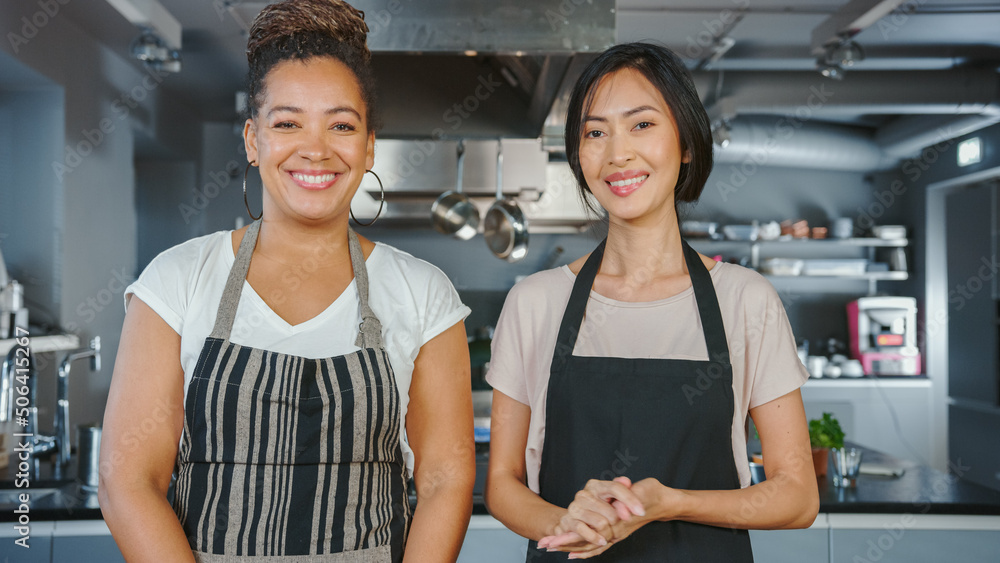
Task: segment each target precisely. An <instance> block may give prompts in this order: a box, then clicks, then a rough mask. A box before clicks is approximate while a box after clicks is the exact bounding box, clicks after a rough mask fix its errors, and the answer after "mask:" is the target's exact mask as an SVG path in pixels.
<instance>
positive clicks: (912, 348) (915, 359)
mask: <svg viewBox="0 0 1000 563" xmlns="http://www.w3.org/2000/svg"><path fill="white" fill-rule="evenodd" d="M847 327H848V331H849V333H850V348H851V356H852V357H853V358H854V359H856V360H860V361H861V366H862V368H863V369H864V372H865V375H878V376H883V375H920V374H921V369H922V366H921V361H920V349H919V348H918V347H917V300H916V299H914V298H913V297H888V296H885V297H862V298H860V299H858V300H857V301H852V302H850V303H848V304H847Z"/></svg>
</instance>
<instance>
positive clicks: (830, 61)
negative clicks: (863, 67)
mask: <svg viewBox="0 0 1000 563" xmlns="http://www.w3.org/2000/svg"><path fill="white" fill-rule="evenodd" d="M863 60H865V50H864V48H862V47H861V44H859V43H858V42H857V41H854V40H852V39H851V37H850V36H848V35H843V36H841V37H840V41H839V42H835V43H830V44H829V45H827V46H826V48H825V49H824V51H823V55H822V56H820V57H819V58H818V59H816V70H818V71H819V73H820V74H822V75H823V76H825V77H827V78H832V79H834V80H843V79H844V74H845V73H846V70H845V67H847V68H850V67H852V66H854V64H855V63H859V62H861V61H863Z"/></svg>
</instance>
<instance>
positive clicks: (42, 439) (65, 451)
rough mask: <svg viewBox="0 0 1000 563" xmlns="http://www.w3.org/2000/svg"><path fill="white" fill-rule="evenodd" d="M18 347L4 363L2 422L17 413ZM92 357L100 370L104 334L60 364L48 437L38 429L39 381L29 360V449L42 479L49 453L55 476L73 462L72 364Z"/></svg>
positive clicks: (36, 476) (0, 380)
mask: <svg viewBox="0 0 1000 563" xmlns="http://www.w3.org/2000/svg"><path fill="white" fill-rule="evenodd" d="M16 350H17V347H14V348H11V349H10V352H9V353H8V354H7V358H6V360H5V361H4V363H3V372H2V376H0V391H2V394H0V422H2V421H8V420H11V419H12V415H13V406H14V404H13V403H14V401H13V391H14V382H15V380H14V373H15V370H14V353H15V351H16ZM84 358H90V370H91V371H100V369H101V337H100V336H95V337H94V339H93V340H91V341H90V348H84V349H82V350H77V351H76V352H72V353H70V354H68V355H67V356H66V358H65V359H63V361H62V363H60V364H59V371H58V373H57V379H56V411H55V417H54V419H55V420H54V422H53V425H54V433H53V434H54V435H52V436H46V435H44V434H41V433H40V432H39V431H38V404H37V402H36V400H35V399H36V397H37V386H38V384H37V381H36V377H35V372H34V362H29V377H28V401H29V402H28V404H29V406H28V413H27V414H28V416H27V427H28V428H30V429H31V430H30V431H31V432H32V433H33V434H34V436H33V437H32V438H31V439H30V441H29V448H30V452H31V457H32V460H33V461H34V468H33V472H32V473H33V478H34V479H35V480H38V479H39V478H40V473H41V471H40V468H41V465H40V461H41V460H40V459H39V457H40V456H42V455H45V454H50V453H54V454H55V456H56V457H55V459H54V460H53V465H54V467H55V471H54V472H53V478H55V479H62V477H63V471H65V470H66V466H67V465H68V464H69V458H70V447H71V444H70V434H69V373H70V369H71V367H72V364H73V362H74V361H76V360H81V359H84Z"/></svg>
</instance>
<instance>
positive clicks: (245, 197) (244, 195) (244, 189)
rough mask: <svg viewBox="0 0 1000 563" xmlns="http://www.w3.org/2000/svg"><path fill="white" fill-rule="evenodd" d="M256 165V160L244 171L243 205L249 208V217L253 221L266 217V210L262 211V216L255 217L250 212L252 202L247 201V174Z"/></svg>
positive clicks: (249, 163) (248, 164)
mask: <svg viewBox="0 0 1000 563" xmlns="http://www.w3.org/2000/svg"><path fill="white" fill-rule="evenodd" d="M256 163H257V161H256V160H251V161H250V162H248V163H247V167H246V168H244V169H243V205H245V206H246V208H247V215H249V216H250V218H251V219H253V220H254V221H256V220H258V219H260V218H261V217H263V216H264V210H261V212H260V215H258V216H256V217H254V216H253V213H251V212H250V202H249V201H247V172H249V171H250V167H251V166H253V165H254V164H256Z"/></svg>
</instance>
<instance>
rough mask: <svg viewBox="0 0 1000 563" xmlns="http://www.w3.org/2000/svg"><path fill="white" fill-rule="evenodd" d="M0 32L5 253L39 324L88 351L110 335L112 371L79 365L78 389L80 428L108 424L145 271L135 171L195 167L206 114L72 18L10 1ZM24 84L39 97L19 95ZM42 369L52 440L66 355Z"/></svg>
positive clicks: (108, 365)
mask: <svg viewBox="0 0 1000 563" xmlns="http://www.w3.org/2000/svg"><path fill="white" fill-rule="evenodd" d="M39 14H41V15H39ZM0 22H2V24H3V25H2V26H0V28H2V29H3V31H4V37H5V41H2V42H0V91H3V92H4V94H2V97H0V108H3V109H0V111H2V112H4V113H6V116H5V117H9V118H10V119H9V120H8V119H4V121H3V123H4V128H3V129H2V131H0V147H7V148H6V149H0V153H2V154H4V156H3V157H0V161H3V162H5V163H6V165H5V169H6V170H8V171H11V170H12V171H13V172H12V173H10V174H8V173H4V175H3V176H2V177H3V178H4V180H3V184H4V187H3V192H2V194H3V200H2V203H0V235H2V237H0V244H3V250H4V255H5V257H6V258H7V263H8V268H9V270H10V271H11V273H12V275H13V276H14V277H16V278H17V279H19V280H20V281H21V282H22V283H24V284H25V286H26V288H25V293H26V297H27V299H29V300H30V301H29V306H30V308H31V309H32V311H31V314H32V320H38V321H44V322H49V323H54V324H55V323H57V324H59V325H61V326H62V327H64V328H65V329H67V330H70V331H72V332H75V333H77V334H78V335H79V336H80V340H81V343H82V344H85V343H86V342H87V341H89V339H90V338H92V337H93V336H101V337H102V339H103V346H104V349H103V358H104V360H105V361H104V366H103V370H102V371H101V372H100V373H97V374H90V373H88V372H87V370H86V365H85V364H81V365H78V366H76V367H75V371H74V373H73V377H72V381H71V382H70V401H71V423H72V424H78V423H83V422H88V421H94V420H100V419H101V418H102V416H103V411H104V403H105V400H106V397H107V390H108V386H109V382H110V378H111V373H112V370H113V367H114V357H115V355H116V353H117V349H118V341H119V334H120V332H121V326H122V320H123V319H124V310H123V307H122V304H121V303H122V292H123V290H124V286H125V284H126V283H127V282H128V281H129V280H131V279H132V278H133V277H134V276H135V275H136V273H137V272H136V258H137V238H136V233H137V227H138V225H139V221H138V214H137V211H136V201H135V186H136V169H135V166H134V161H135V159H136V157H137V156H138V157H141V156H143V155H152V156H153V157H155V158H157V159H192V160H194V159H197V157H198V154H199V149H200V146H201V137H202V131H201V127H200V124H199V122H198V120H197V112H196V111H193V110H192V109H191V108H187V107H184V105H183V104H181V103H179V102H177V101H176V100H175V99H173V98H172V97H171V96H169V95H166V94H167V89H168V85H169V81H170V77H169V76H161V75H157V74H150V73H147V72H145V71H144V70H143V69H142V68H141V67H140V66H139V65H138V64H137V63H135V61H130V60H125V59H122V58H120V57H119V56H118V55H117V54H116V53H115V52H113V51H112V50H110V49H108V48H107V47H105V46H103V45H102V44H100V43H99V42H97V41H95V40H94V39H93V38H92V37H91V36H89V35H88V34H87V33H85V32H84V31H82V30H81V29H80V28H78V27H77V26H76V25H75V24H74V23H73V22H72V21H70V20H69V18H68V17H66V16H65V15H64V14H62V13H56V14H55V15H54V16H48V15H46V14H44V13H43V12H41V11H40V8H39V5H38V4H37V3H36V2H3V3H0ZM33 22H34V23H33ZM40 22H44V25H38V23H40ZM15 35H16V38H15V37H13V36H15ZM11 68H14V69H18V70H16V71H15V72H8V70H9V69H11ZM25 76H28V77H29V78H31V77H34V79H33V80H27V81H26V80H25V79H24V77H25ZM25 85H27V87H28V88H29V89H30V91H31V92H30V94H29V93H21V94H17V93H15V94H10V93H9V90H10V89H11V88H14V89H22V88H24V87H25ZM175 189H180V190H183V189H185V186H178V187H177V188H175ZM46 313H48V314H46ZM46 317H51V318H46ZM40 359H42V360H48V366H47V367H46V369H45V370H43V372H42V376H41V377H40V378H39V381H40V383H39V392H40V395H41V396H40V397H39V404H38V406H39V410H40V417H41V420H42V421H43V425H42V426H43V430H48V426H49V424H50V422H49V421H50V420H51V417H52V413H53V408H54V397H53V393H54V391H53V389H54V376H53V369H52V368H53V366H52V363H53V360H61V359H62V355H48V356H43V357H42V358H40ZM43 363H44V361H43Z"/></svg>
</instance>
